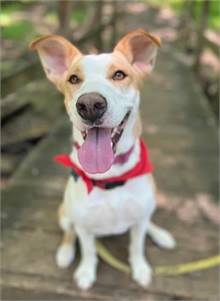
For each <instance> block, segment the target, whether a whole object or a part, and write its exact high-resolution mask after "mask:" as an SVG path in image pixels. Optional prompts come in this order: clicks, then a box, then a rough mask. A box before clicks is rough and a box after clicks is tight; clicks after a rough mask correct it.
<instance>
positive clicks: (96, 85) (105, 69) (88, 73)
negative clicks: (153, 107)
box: [70, 53, 138, 130]
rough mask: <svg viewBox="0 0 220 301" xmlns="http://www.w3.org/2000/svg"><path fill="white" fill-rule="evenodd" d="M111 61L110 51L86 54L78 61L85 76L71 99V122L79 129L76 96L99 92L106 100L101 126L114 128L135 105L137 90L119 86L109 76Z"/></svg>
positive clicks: (80, 125)
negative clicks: (105, 109)
mask: <svg viewBox="0 0 220 301" xmlns="http://www.w3.org/2000/svg"><path fill="white" fill-rule="evenodd" d="M112 63H113V55H112V54H111V53H109V54H108V53H106V54H100V55H86V56H84V57H82V59H81V61H80V67H81V69H82V72H83V74H84V76H85V78H84V81H83V83H82V85H81V86H80V88H79V89H78V90H77V92H76V93H75V94H74V95H73V99H72V101H71V104H70V105H71V113H72V115H73V120H72V121H73V122H74V123H75V125H76V127H77V128H78V129H79V130H83V129H84V127H85V125H84V124H82V120H81V117H80V116H79V114H78V112H77V110H76V102H77V100H78V98H79V97H80V96H81V95H83V94H85V93H90V92H96V93H99V94H101V95H102V96H103V97H104V98H105V99H106V101H107V111H106V113H105V114H104V116H103V118H102V121H103V123H102V127H109V128H114V127H116V126H118V125H119V123H120V122H121V121H122V119H123V118H124V116H125V114H126V113H127V112H128V110H130V109H132V108H133V107H135V106H137V105H138V103H137V90H136V89H135V88H134V87H132V85H131V86H129V87H127V86H123V85H122V86H120V85H117V84H115V83H114V81H113V80H112V79H111V78H109V75H108V73H109V68H110V67H111V65H112Z"/></svg>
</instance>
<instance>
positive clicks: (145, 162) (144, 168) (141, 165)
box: [54, 140, 153, 193]
mask: <svg viewBox="0 0 220 301" xmlns="http://www.w3.org/2000/svg"><path fill="white" fill-rule="evenodd" d="M132 150H133V149H132ZM129 155H130V154H129ZM54 160H55V161H56V162H58V163H60V164H62V165H64V166H66V167H70V168H72V171H73V172H74V175H77V176H79V177H81V178H82V179H83V181H84V182H85V184H86V186H87V190H88V193H90V192H91V191H92V190H93V187H94V186H97V187H99V188H102V189H109V188H113V187H114V186H119V185H123V184H124V183H125V182H126V181H127V180H129V179H132V178H135V177H138V176H141V175H144V174H147V173H151V172H152V171H153V166H152V164H151V162H150V160H149V156H148V148H147V146H146V145H145V144H144V141H143V140H140V159H139V161H138V163H137V164H136V165H135V166H134V167H133V168H132V169H131V170H129V171H127V172H126V173H124V174H122V175H121V176H118V177H111V178H107V179H103V180H95V179H92V178H90V177H88V176H87V174H86V173H85V172H84V171H83V170H82V169H80V168H79V167H78V166H77V165H76V164H75V163H73V162H72V161H71V159H70V156H69V155H65V154H61V155H57V156H55V157H54ZM114 184H116V185H114Z"/></svg>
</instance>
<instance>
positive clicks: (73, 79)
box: [68, 74, 81, 85]
mask: <svg viewBox="0 0 220 301" xmlns="http://www.w3.org/2000/svg"><path fill="white" fill-rule="evenodd" d="M68 82H70V83H71V84H73V85H76V84H78V83H79V82H81V79H80V78H79V77H78V76H77V75H76V74H72V75H71V76H70V78H69V79H68Z"/></svg>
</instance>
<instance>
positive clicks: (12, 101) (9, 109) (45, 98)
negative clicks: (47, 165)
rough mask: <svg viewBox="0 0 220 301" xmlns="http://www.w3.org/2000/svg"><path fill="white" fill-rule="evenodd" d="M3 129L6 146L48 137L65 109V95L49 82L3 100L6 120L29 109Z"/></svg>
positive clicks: (35, 83)
mask: <svg viewBox="0 0 220 301" xmlns="http://www.w3.org/2000/svg"><path fill="white" fill-rule="evenodd" d="M27 105H29V106H28V107H27V109H26V111H24V112H23V113H22V114H19V115H18V116H13V119H11V120H10V122H8V123H5V124H4V125H3V127H2V146H5V145H10V144H13V143H18V142H21V141H23V140H28V139H33V138H37V137H40V136H42V135H45V134H46V133H47V132H48V131H49V130H50V129H51V123H52V122H54V120H56V119H57V118H59V116H60V114H61V113H62V111H63V109H64V106H63V101H62V97H61V95H59V94H58V92H57V91H56V89H55V88H54V87H52V86H51V84H49V83H48V82H47V81H46V80H44V81H42V80H41V81H36V82H34V83H30V84H29V85H27V86H26V87H25V88H23V89H21V90H20V91H19V92H17V93H14V94H12V95H9V96H8V97H7V98H6V99H4V100H3V101H2V104H1V108H2V111H3V116H2V117H3V118H6V117H7V118H8V116H10V115H13V114H14V113H15V112H16V111H18V110H19V109H21V108H22V107H24V106H27Z"/></svg>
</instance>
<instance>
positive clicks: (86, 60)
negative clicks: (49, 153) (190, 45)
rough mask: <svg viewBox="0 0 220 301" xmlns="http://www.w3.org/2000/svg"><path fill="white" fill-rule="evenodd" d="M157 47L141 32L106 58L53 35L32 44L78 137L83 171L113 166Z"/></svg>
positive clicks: (154, 39) (155, 41)
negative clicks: (81, 50) (63, 103)
mask: <svg viewBox="0 0 220 301" xmlns="http://www.w3.org/2000/svg"><path fill="white" fill-rule="evenodd" d="M158 46H160V40H159V39H158V38H157V37H155V36H153V35H151V34H149V33H147V32H145V31H144V30H142V29H138V30H135V31H132V32H130V33H128V34H127V35H126V36H124V37H123V38H122V39H121V40H120V41H119V42H118V44H117V45H116V47H115V48H114V50H113V52H112V53H107V54H99V55H95V54H90V55H83V54H82V53H81V52H80V51H79V50H78V49H77V48H76V47H75V46H73V45H72V44H71V43H70V42H69V41H67V40H66V39H65V38H63V37H61V36H56V35H49V36H45V37H42V38H39V39H37V40H35V41H33V42H32V43H31V48H32V49H36V50H37V51H38V53H39V56H40V59H41V62H42V65H43V67H44V70H45V72H46V75H47V77H48V79H49V80H50V81H52V82H53V83H54V84H55V85H56V87H57V88H58V89H59V90H60V91H61V92H62V93H63V94H64V96H65V106H66V109H67V112H68V114H69V116H70V119H71V121H72V122H73V124H74V126H75V127H76V128H77V129H78V130H79V131H80V132H81V134H82V145H81V147H80V149H79V151H78V155H79V161H80V163H81V165H82V167H83V168H84V169H85V170H86V171H87V172H89V173H103V172H105V171H107V170H108V169H109V168H110V167H111V165H112V163H113V161H114V153H115V151H116V149H117V144H118V141H119V140H120V139H121V136H123V131H124V130H125V128H126V127H127V126H128V124H129V120H130V121H131V120H132V116H135V114H136V113H137V109H138V106H139V92H138V91H139V85H140V83H141V82H142V80H143V78H144V77H145V76H146V75H148V74H149V73H150V72H151V71H152V69H153V67H154V64H155V58H156V53H157V48H158ZM83 140H84V141H83Z"/></svg>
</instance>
